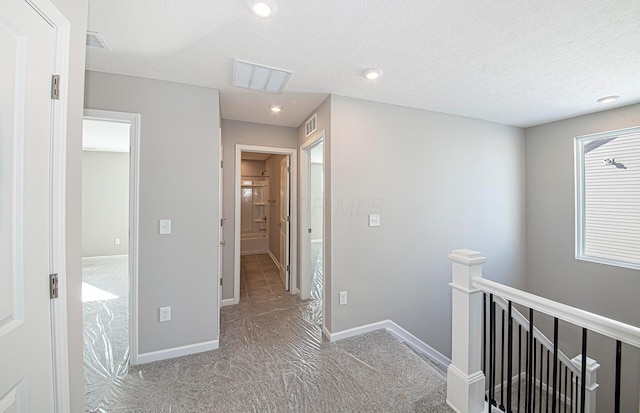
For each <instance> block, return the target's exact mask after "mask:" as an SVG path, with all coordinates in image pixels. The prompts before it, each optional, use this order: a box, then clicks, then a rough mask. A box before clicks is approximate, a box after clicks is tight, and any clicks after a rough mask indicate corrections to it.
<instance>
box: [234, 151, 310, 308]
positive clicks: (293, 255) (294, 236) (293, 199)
mask: <svg viewBox="0 0 640 413" xmlns="http://www.w3.org/2000/svg"><path fill="white" fill-rule="evenodd" d="M242 152H259V153H271V154H275V155H289V156H290V159H291V164H290V165H291V185H290V186H291V188H290V190H289V200H290V204H291V211H290V214H291V227H290V230H289V238H290V242H289V245H290V253H289V257H290V258H289V260H290V261H291V264H290V268H289V269H290V272H289V274H290V280H291V282H290V284H291V285H290V286H289V290H290V292H291V294H297V293H298V265H297V264H298V263H297V261H298V260H297V257H298V255H297V254H298V202H297V199H298V174H297V173H295V171H297V170H298V151H297V149H290V148H275V147H272V146H254V145H242V144H236V171H235V182H234V185H235V197H234V205H233V209H234V221H235V222H234V231H235V232H234V243H233V244H234V245H233V250H234V252H233V254H234V255H233V262H234V265H233V267H234V268H233V299H232V300H233V301H232V302H230V303H229V305H231V304H238V303H239V302H240V195H241V194H240V181H241V180H242V173H241V170H240V167H241V164H242Z"/></svg>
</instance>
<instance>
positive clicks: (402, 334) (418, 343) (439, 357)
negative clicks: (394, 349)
mask: <svg viewBox="0 0 640 413" xmlns="http://www.w3.org/2000/svg"><path fill="white" fill-rule="evenodd" d="M387 322H388V323H389V326H387V327H386V328H387V330H389V331H390V332H391V334H393V335H394V336H396V338H397V339H398V340H400V341H402V342H404V343H407V344H408V345H409V346H410V347H411V348H413V349H414V350H415V351H417V352H419V353H422V354H426V355H427V356H429V357H430V358H431V359H432V360H434V361H436V362H438V363H439V364H440V365H441V366H442V367H445V368H446V367H447V366H448V365H449V364H451V359H450V358H449V357H447V356H445V355H444V354H442V353H440V352H439V351H438V350H436V349H434V348H433V347H431V346H430V345H428V344H427V343H425V342H424V341H422V340H420V339H419V338H418V337H416V336H414V335H413V334H411V333H410V332H408V331H407V330H405V329H404V328H402V327H400V326H399V325H398V324H396V323H394V322H393V321H391V320H387Z"/></svg>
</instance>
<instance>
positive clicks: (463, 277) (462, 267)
mask: <svg viewBox="0 0 640 413" xmlns="http://www.w3.org/2000/svg"><path fill="white" fill-rule="evenodd" d="M449 259H450V260H451V262H452V276H451V278H452V279H451V284H450V285H451V289H452V291H451V307H452V308H451V319H452V323H451V336H452V337H451V364H450V365H449V368H448V369H447V404H448V405H449V406H451V407H452V408H453V409H454V410H455V411H457V412H459V413H480V412H484V393H485V390H484V389H485V377H484V374H483V373H482V291H480V290H477V289H476V288H474V286H473V279H474V278H478V277H479V278H481V277H482V264H483V263H484V262H485V261H486V260H487V259H486V258H485V257H483V256H482V254H481V253H479V252H478V251H472V250H467V249H461V250H454V251H452V252H451V254H449Z"/></svg>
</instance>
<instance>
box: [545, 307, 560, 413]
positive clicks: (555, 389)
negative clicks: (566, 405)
mask: <svg viewBox="0 0 640 413" xmlns="http://www.w3.org/2000/svg"><path fill="white" fill-rule="evenodd" d="M547 385H548V382H547ZM558 393H559V392H558V317H555V318H554V319H553V402H552V403H551V406H552V407H551V413H556V394H558ZM547 397H549V392H547ZM558 411H560V407H559V406H558Z"/></svg>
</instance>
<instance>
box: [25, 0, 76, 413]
mask: <svg viewBox="0 0 640 413" xmlns="http://www.w3.org/2000/svg"><path fill="white" fill-rule="evenodd" d="M27 3H29V5H30V6H31V7H33V9H34V10H35V11H36V12H37V13H38V14H39V15H40V16H41V17H42V18H43V19H44V20H45V21H46V22H47V23H48V24H50V25H51V27H53V29H54V31H55V46H54V56H53V59H54V61H53V72H54V73H53V74H57V75H60V79H61V85H60V99H59V100H51V148H52V150H51V154H50V156H51V174H52V176H51V199H50V202H51V211H50V217H51V224H50V225H51V247H50V248H51V252H50V254H51V258H50V272H51V273H57V274H58V275H59V279H58V299H56V300H51V345H52V353H53V354H52V362H53V387H54V389H53V391H54V395H53V403H54V411H55V412H67V411H70V409H71V398H70V388H69V342H68V326H67V265H66V259H67V251H66V242H67V241H66V211H67V208H66V197H67V113H68V109H69V108H68V106H69V54H70V48H71V23H70V22H69V21H68V20H67V18H66V17H65V16H64V15H63V14H62V13H61V12H60V11H59V10H58V9H57V8H56V6H55V5H54V4H53V3H52V2H51V1H50V0H27Z"/></svg>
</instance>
